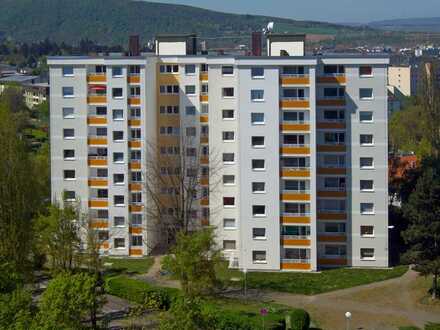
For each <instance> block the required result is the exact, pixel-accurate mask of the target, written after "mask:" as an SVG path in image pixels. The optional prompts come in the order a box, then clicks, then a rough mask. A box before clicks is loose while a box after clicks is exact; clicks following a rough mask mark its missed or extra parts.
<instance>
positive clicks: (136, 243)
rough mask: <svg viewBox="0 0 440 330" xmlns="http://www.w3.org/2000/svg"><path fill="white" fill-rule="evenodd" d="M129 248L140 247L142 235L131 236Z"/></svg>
mask: <svg viewBox="0 0 440 330" xmlns="http://www.w3.org/2000/svg"><path fill="white" fill-rule="evenodd" d="M131 246H142V235H134V236H131Z"/></svg>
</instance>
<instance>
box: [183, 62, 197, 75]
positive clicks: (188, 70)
mask: <svg viewBox="0 0 440 330" xmlns="http://www.w3.org/2000/svg"><path fill="white" fill-rule="evenodd" d="M195 73H196V65H195V64H186V65H185V74H187V75H193V74H195Z"/></svg>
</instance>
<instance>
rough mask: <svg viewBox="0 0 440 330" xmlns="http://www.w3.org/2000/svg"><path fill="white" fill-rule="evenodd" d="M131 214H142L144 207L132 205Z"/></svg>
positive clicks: (130, 207)
mask: <svg viewBox="0 0 440 330" xmlns="http://www.w3.org/2000/svg"><path fill="white" fill-rule="evenodd" d="M128 208H129V211H130V212H141V211H142V205H137V204H132V205H130V206H129V207H128Z"/></svg>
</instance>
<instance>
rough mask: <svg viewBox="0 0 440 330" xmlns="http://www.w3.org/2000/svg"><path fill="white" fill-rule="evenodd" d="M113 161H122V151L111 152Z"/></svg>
mask: <svg viewBox="0 0 440 330" xmlns="http://www.w3.org/2000/svg"><path fill="white" fill-rule="evenodd" d="M113 162H114V163H124V153H123V152H114V153H113Z"/></svg>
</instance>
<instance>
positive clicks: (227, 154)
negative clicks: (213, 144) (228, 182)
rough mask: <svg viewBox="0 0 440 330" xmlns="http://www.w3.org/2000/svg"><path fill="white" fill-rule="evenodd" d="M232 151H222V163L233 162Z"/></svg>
mask: <svg viewBox="0 0 440 330" xmlns="http://www.w3.org/2000/svg"><path fill="white" fill-rule="evenodd" d="M234 158H235V157H234V153H233V152H225V153H223V163H233V162H234V160H235V159H234Z"/></svg>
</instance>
